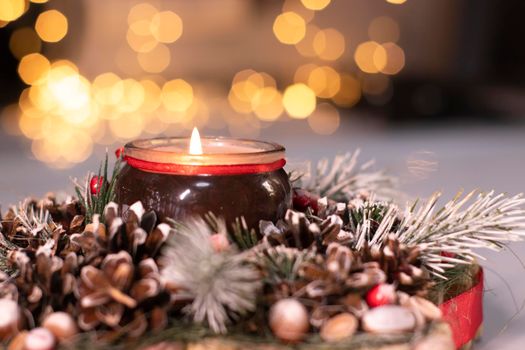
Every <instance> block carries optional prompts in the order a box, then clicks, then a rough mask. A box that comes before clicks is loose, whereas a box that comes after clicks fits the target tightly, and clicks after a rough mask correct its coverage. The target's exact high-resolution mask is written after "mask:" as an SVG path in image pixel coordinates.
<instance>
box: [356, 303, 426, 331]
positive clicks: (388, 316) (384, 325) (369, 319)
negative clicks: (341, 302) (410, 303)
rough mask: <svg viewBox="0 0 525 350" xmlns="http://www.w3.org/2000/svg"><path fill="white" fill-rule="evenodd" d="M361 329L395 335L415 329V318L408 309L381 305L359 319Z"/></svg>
mask: <svg viewBox="0 0 525 350" xmlns="http://www.w3.org/2000/svg"><path fill="white" fill-rule="evenodd" d="M361 322H362V324H363V329H364V330H365V331H367V332H371V333H389V334H397V333H404V332H410V331H412V330H413V329H414V328H415V327H416V317H415V316H414V314H413V313H412V311H410V309H409V308H406V307H403V306H398V305H383V306H378V307H376V308H373V309H370V310H369V311H367V312H366V313H365V314H364V315H363V318H362V319H361Z"/></svg>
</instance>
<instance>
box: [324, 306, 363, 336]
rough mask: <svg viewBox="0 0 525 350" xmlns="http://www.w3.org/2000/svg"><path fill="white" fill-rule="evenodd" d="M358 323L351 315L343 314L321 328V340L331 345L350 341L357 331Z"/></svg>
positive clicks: (331, 319)
mask: <svg viewBox="0 0 525 350" xmlns="http://www.w3.org/2000/svg"><path fill="white" fill-rule="evenodd" d="M357 325H358V321H357V318H355V316H354V315H352V314H350V313H347V312H345V313H342V314H339V315H337V316H334V317H332V318H330V319H329V320H328V321H326V323H325V324H324V325H323V327H322V328H321V332H320V335H321V338H322V339H323V340H324V341H326V342H329V343H332V342H337V341H341V340H343V339H348V338H350V337H351V336H352V335H354V333H355V331H356V330H357Z"/></svg>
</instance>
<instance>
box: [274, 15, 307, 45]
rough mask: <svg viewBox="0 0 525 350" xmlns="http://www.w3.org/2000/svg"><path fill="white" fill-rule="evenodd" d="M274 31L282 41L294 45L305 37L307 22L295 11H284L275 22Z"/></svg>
mask: <svg viewBox="0 0 525 350" xmlns="http://www.w3.org/2000/svg"><path fill="white" fill-rule="evenodd" d="M273 33H274V34H275V37H276V38H277V40H279V41H280V42H281V43H283V44H287V45H294V44H297V43H298V42H299V41H301V40H302V39H303V38H304V36H305V34H306V22H305V20H304V19H303V18H302V17H301V16H299V15H298V14H297V13H295V12H292V11H288V12H284V13H281V14H280V15H279V16H277V18H276V19H275V21H274V22H273Z"/></svg>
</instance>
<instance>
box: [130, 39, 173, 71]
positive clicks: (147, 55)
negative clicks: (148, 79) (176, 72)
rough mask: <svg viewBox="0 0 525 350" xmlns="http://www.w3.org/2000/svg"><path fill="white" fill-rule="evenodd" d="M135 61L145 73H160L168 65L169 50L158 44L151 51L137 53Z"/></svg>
mask: <svg viewBox="0 0 525 350" xmlns="http://www.w3.org/2000/svg"><path fill="white" fill-rule="evenodd" d="M137 61H138V62H139V65H140V67H141V68H142V69H143V70H144V71H145V72H148V73H160V72H162V71H164V70H165V69H166V68H168V66H169V65H170V62H171V53H170V49H169V48H168V47H167V46H166V45H164V44H158V45H156V46H155V48H153V50H151V51H148V52H139V53H138V54H137Z"/></svg>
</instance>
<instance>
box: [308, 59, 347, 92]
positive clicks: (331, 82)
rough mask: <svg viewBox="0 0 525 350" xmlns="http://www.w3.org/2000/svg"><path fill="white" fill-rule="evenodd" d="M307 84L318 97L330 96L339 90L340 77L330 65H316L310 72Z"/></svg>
mask: <svg viewBox="0 0 525 350" xmlns="http://www.w3.org/2000/svg"><path fill="white" fill-rule="evenodd" d="M308 86H309V87H310V88H311V89H312V90H313V91H314V92H315V94H316V95H317V96H318V97H321V98H331V97H333V96H335V95H336V94H337V93H338V92H339V89H340V88H341V78H340V76H339V73H337V71H336V70H335V69H333V68H332V67H328V66H322V67H317V68H314V69H313V70H312V71H311V72H310V75H309V77H308Z"/></svg>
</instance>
